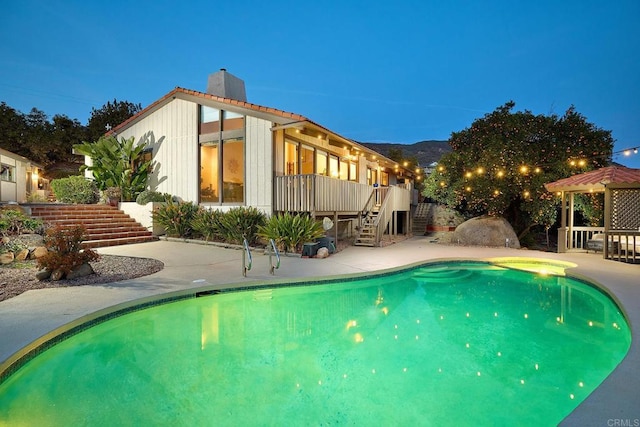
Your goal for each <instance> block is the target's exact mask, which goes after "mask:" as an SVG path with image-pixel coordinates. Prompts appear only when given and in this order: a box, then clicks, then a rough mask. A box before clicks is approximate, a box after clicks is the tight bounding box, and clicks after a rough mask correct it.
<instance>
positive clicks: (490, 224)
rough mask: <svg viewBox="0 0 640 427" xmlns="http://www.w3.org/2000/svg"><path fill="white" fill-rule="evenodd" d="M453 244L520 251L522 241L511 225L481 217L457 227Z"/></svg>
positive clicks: (495, 218) (499, 218) (504, 221)
mask: <svg viewBox="0 0 640 427" xmlns="http://www.w3.org/2000/svg"><path fill="white" fill-rule="evenodd" d="M453 242H454V243H459V244H461V245H467V246H508V247H510V248H516V249H520V241H519V240H518V236H517V235H516V233H515V231H513V227H511V224H509V222H508V221H507V220H506V219H504V218H502V217H496V216H481V217H477V218H471V219H470V220H468V221H465V222H463V223H462V224H460V225H459V226H458V227H456V231H455V232H454V233H453Z"/></svg>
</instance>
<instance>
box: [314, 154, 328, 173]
mask: <svg viewBox="0 0 640 427" xmlns="http://www.w3.org/2000/svg"><path fill="white" fill-rule="evenodd" d="M316 173H317V174H318V175H329V171H328V169H327V153H325V152H324V151H316Z"/></svg>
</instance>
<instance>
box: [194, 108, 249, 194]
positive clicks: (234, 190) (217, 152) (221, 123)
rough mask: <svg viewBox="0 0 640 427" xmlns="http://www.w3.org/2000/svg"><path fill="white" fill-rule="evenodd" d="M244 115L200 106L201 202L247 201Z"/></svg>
mask: <svg viewBox="0 0 640 427" xmlns="http://www.w3.org/2000/svg"><path fill="white" fill-rule="evenodd" d="M244 121H245V120H244V116H243V115H241V114H237V113H233V112H230V111H222V110H218V109H215V108H211V107H207V106H201V107H200V137H199V138H200V202H201V203H237V204H240V203H243V202H244Z"/></svg>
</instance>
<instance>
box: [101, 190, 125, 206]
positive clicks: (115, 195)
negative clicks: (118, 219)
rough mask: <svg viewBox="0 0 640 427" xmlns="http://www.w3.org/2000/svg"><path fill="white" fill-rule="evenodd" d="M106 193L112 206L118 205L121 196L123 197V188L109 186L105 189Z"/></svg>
mask: <svg viewBox="0 0 640 427" xmlns="http://www.w3.org/2000/svg"><path fill="white" fill-rule="evenodd" d="M104 195H105V197H106V199H107V203H108V204H109V205H110V206H118V202H120V198H121V197H122V190H121V189H120V187H107V189H106V190H104Z"/></svg>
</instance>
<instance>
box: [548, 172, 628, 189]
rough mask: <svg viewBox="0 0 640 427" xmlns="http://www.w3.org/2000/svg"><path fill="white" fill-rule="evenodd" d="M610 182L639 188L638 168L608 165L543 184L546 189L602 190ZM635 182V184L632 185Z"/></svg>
mask: <svg viewBox="0 0 640 427" xmlns="http://www.w3.org/2000/svg"><path fill="white" fill-rule="evenodd" d="M610 184H615V185H621V186H625V187H626V186H629V187H637V188H640V169H631V168H627V167H624V166H608V167H606V168H601V169H597V170H593V171H589V172H585V173H581V174H579V175H574V176H570V177H569V178H563V179H560V180H558V181H555V182H551V183H548V184H545V185H544V186H545V188H546V189H547V191H552V192H556V191H567V192H568V191H575V192H590V191H604V189H605V187H607V186H608V185H610ZM634 184H635V185H634Z"/></svg>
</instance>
